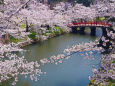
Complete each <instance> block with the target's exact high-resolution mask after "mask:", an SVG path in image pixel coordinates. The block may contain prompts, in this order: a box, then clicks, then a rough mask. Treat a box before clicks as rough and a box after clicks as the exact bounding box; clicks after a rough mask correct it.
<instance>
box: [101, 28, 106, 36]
mask: <svg viewBox="0 0 115 86" xmlns="http://www.w3.org/2000/svg"><path fill="white" fill-rule="evenodd" d="M102 36H105V37H107V31H106V27H102Z"/></svg>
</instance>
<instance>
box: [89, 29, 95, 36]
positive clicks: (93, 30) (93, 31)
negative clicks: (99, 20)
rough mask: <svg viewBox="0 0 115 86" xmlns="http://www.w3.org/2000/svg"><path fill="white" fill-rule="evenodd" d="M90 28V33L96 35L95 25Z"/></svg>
mask: <svg viewBox="0 0 115 86" xmlns="http://www.w3.org/2000/svg"><path fill="white" fill-rule="evenodd" d="M90 29H91V33H90V35H91V36H95V35H96V27H91V28H90Z"/></svg>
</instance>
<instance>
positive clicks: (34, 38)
mask: <svg viewBox="0 0 115 86" xmlns="http://www.w3.org/2000/svg"><path fill="white" fill-rule="evenodd" d="M30 33H31V34H30V35H29V36H28V37H29V38H31V39H32V40H34V41H36V40H37V33H36V32H35V31H31V32H30Z"/></svg>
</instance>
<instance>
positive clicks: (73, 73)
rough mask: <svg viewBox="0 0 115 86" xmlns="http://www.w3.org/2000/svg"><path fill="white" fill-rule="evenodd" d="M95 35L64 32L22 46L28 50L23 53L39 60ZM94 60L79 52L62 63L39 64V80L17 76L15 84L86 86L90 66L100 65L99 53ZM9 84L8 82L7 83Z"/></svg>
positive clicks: (29, 59)
mask: <svg viewBox="0 0 115 86" xmlns="http://www.w3.org/2000/svg"><path fill="white" fill-rule="evenodd" d="M95 39H96V37H91V36H86V35H77V34H64V35H61V36H58V37H54V38H51V39H49V40H47V41H44V42H41V43H36V44H32V45H29V46H26V47H24V49H25V50H28V51H27V52H26V53H23V55H24V56H25V57H26V59H27V60H28V61H38V62H39V61H40V59H43V58H49V57H50V56H52V55H57V54H60V53H63V50H64V49H65V48H69V47H71V46H72V45H75V44H77V43H82V42H89V41H94V40H95ZM94 56H95V57H94V58H95V59H94V60H88V59H87V60H85V59H84V57H82V56H81V55H80V53H76V54H74V55H72V56H71V57H70V58H69V59H68V60H64V61H63V63H62V64H58V65H56V64H50V63H49V64H45V65H44V66H41V69H42V71H43V72H46V74H45V75H41V76H39V77H38V78H39V81H37V82H35V81H31V80H30V79H29V78H26V79H25V78H24V77H23V76H19V81H18V82H17V84H16V86H87V85H88V83H89V82H90V81H89V79H88V77H89V76H92V75H93V72H92V66H93V65H94V66H95V67H96V68H99V67H100V61H99V59H100V56H101V55H100V54H97V53H95V54H94ZM3 86H10V84H9V83H8V84H7V85H3Z"/></svg>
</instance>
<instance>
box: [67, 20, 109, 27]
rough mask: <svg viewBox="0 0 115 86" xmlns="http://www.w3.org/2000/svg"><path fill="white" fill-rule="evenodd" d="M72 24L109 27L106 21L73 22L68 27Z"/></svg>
mask: <svg viewBox="0 0 115 86" xmlns="http://www.w3.org/2000/svg"><path fill="white" fill-rule="evenodd" d="M73 26H78V27H79V26H85V27H86V26H89V27H90V26H95V27H110V26H111V24H109V23H108V22H96V21H94V22H73V23H72V24H69V25H68V27H73Z"/></svg>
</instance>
